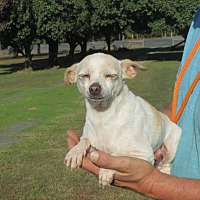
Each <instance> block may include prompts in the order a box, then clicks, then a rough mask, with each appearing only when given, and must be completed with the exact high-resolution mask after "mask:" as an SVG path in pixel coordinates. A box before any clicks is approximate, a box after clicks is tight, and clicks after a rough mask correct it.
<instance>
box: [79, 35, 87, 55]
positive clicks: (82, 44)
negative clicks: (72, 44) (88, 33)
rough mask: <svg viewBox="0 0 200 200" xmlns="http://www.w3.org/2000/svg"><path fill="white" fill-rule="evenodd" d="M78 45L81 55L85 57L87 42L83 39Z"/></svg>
mask: <svg viewBox="0 0 200 200" xmlns="http://www.w3.org/2000/svg"><path fill="white" fill-rule="evenodd" d="M80 45H81V53H82V54H83V55H85V54H86V52H87V40H86V39H85V40H84V41H83V42H80Z"/></svg>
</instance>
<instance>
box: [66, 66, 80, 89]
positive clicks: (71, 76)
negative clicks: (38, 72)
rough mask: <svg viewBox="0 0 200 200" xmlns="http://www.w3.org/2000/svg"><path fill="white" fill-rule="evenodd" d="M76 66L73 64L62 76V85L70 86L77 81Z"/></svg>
mask: <svg viewBox="0 0 200 200" xmlns="http://www.w3.org/2000/svg"><path fill="white" fill-rule="evenodd" d="M76 73H77V64H73V65H72V66H71V67H69V68H67V69H66V71H65V74H64V83H65V85H66V86H69V85H71V84H72V83H75V82H76V81H77V75H76Z"/></svg>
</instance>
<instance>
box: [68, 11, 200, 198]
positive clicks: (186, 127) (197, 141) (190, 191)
mask: <svg viewBox="0 0 200 200" xmlns="http://www.w3.org/2000/svg"><path fill="white" fill-rule="evenodd" d="M199 77H200V8H199V9H198V11H197V13H196V15H195V18H194V20H193V22H192V24H191V27H190V30H189V33H188V37H187V40H186V44H185V48H184V52H183V57H182V61H181V64H180V67H179V70H178V74H177V81H176V83H175V89H174V96H173V101H172V104H168V105H167V106H166V107H165V108H164V109H163V110H161V112H163V113H164V114H166V115H167V116H168V117H170V119H172V121H174V122H177V124H178V125H179V126H180V127H181V128H182V136H181V140H180V143H179V146H178V150H177V153H176V157H175V159H174V161H173V164H172V175H168V174H164V173H161V172H160V171H159V170H157V169H156V168H155V167H154V166H152V165H151V164H150V163H148V162H147V161H145V160H141V159H138V158H132V157H114V156H111V155H108V154H106V153H103V152H100V151H93V152H91V153H90V154H89V155H87V157H85V158H84V160H83V164H82V168H83V169H85V170H87V171H89V172H92V173H93V174H95V175H96V176H98V173H99V168H100V167H101V168H107V169H113V170H116V171H117V173H116V174H115V176H114V182H113V184H114V185H116V186H120V187H124V188H128V189H130V190H133V191H136V192H138V193H140V194H143V195H144V196H148V197H152V198H155V199H163V200H165V199H171V200H173V199H176V200H179V199H180V200H182V199H187V200H189V199H200V82H199ZM67 134H68V138H67V141H68V148H69V149H71V148H72V147H74V146H75V145H76V144H77V143H78V142H79V137H78V135H77V133H76V132H74V131H72V130H69V131H68V133H67ZM161 157H162V156H161V155H160V151H159V150H158V151H157V152H156V153H155V159H156V160H157V161H156V163H157V164H159V161H160V160H162V158H161Z"/></svg>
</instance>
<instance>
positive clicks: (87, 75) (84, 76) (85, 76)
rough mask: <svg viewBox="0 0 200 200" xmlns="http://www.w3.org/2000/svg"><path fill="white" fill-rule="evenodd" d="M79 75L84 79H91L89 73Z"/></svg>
mask: <svg viewBox="0 0 200 200" xmlns="http://www.w3.org/2000/svg"><path fill="white" fill-rule="evenodd" d="M79 77H80V78H84V79H89V78H90V75H89V74H80V75H79Z"/></svg>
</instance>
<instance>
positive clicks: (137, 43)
mask: <svg viewBox="0 0 200 200" xmlns="http://www.w3.org/2000/svg"><path fill="white" fill-rule="evenodd" d="M181 41H183V38H182V37H181V36H177V37H164V38H155V39H138V40H119V41H114V42H113V43H112V44H111V49H119V48H140V47H150V48H151V47H152V48H153V47H170V46H173V45H176V44H178V43H179V42H181ZM106 48H107V44H106V42H105V41H99V42H88V44H87V50H89V49H106ZM80 50H81V49H80V46H77V48H76V49H75V51H76V52H80ZM1 51H2V50H1V49H0V52H1ZM4 51H5V50H4ZM40 51H41V53H48V45H47V44H45V45H41V47H40ZM59 52H69V44H67V43H62V44H60V45H59ZM32 53H33V54H37V46H36V45H35V46H34V48H33V51H32Z"/></svg>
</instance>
